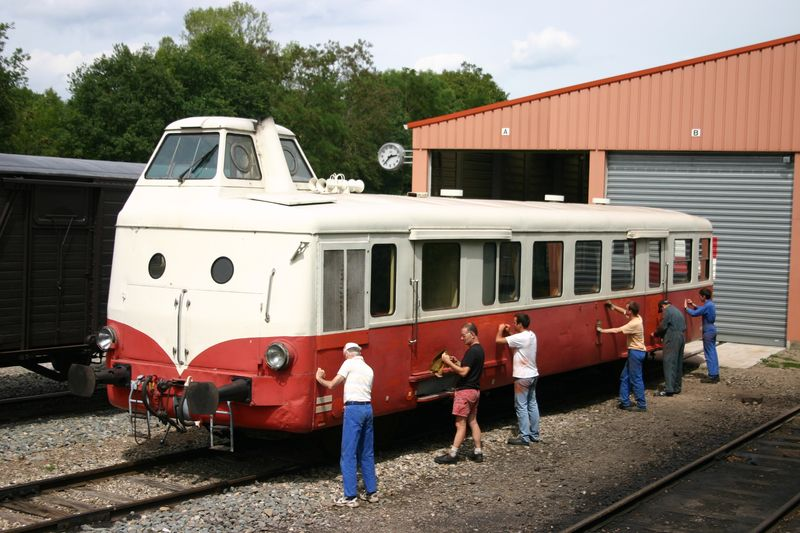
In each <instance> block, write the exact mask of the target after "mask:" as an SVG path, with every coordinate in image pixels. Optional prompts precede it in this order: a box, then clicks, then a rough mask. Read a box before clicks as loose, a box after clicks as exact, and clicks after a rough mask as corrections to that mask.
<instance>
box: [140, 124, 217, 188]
mask: <svg viewBox="0 0 800 533" xmlns="http://www.w3.org/2000/svg"><path fill="white" fill-rule="evenodd" d="M218 151H219V134H218V133H175V134H170V135H167V137H166V138H165V139H164V142H163V143H161V147H160V148H159V149H158V153H157V154H156V156H155V157H154V158H153V162H152V163H151V164H150V168H148V169H147V172H145V175H144V177H145V178H150V179H178V180H191V179H210V178H213V177H214V175H215V174H216V173H217V152H218Z"/></svg>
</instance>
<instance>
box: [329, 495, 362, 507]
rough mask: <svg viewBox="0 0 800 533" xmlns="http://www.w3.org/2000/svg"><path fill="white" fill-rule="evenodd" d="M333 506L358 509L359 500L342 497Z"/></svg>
mask: <svg viewBox="0 0 800 533" xmlns="http://www.w3.org/2000/svg"><path fill="white" fill-rule="evenodd" d="M333 504H334V505H338V506H339V507H358V498H356V497H355V496H353V497H352V498H348V497H346V496H342V497H341V498H339V499H338V500H334V502H333Z"/></svg>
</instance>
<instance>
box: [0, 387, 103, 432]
mask: <svg viewBox="0 0 800 533" xmlns="http://www.w3.org/2000/svg"><path fill="white" fill-rule="evenodd" d="M109 408H110V406H109V403H108V396H107V395H106V389H105V387H100V388H98V389H97V390H96V391H95V393H94V394H93V395H92V397H91V398H79V397H77V396H75V395H74V394H72V393H71V392H69V391H56V392H46V393H43V394H33V395H30V396H13V397H9V398H0V424H7V423H10V422H19V421H21V420H27V419H31V418H37V417H40V416H58V415H64V414H68V413H85V412H90V411H97V410H100V409H109Z"/></svg>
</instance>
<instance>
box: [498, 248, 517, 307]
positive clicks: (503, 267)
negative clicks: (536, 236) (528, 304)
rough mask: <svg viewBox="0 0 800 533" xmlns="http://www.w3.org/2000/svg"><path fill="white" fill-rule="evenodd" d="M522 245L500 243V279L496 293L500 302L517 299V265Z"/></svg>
mask: <svg viewBox="0 0 800 533" xmlns="http://www.w3.org/2000/svg"><path fill="white" fill-rule="evenodd" d="M521 250H522V247H521V245H520V243H519V242H502V243H500V279H499V282H498V284H497V285H498V287H497V295H498V300H500V303H507V302H516V301H517V300H519V267H520V256H521V255H522V252H521Z"/></svg>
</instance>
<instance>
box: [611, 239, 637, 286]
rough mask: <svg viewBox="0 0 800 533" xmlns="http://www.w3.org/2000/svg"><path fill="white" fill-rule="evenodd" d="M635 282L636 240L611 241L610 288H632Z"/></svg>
mask: <svg viewBox="0 0 800 533" xmlns="http://www.w3.org/2000/svg"><path fill="white" fill-rule="evenodd" d="M635 283H636V241H634V240H631V239H627V240H624V241H611V290H612V291H622V290H625V289H632V288H633V286H634V284H635Z"/></svg>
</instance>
